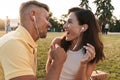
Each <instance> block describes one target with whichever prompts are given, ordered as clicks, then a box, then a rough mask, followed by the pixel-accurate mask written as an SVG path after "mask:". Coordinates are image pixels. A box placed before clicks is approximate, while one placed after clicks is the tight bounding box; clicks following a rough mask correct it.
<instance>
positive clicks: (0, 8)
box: [0, 0, 120, 19]
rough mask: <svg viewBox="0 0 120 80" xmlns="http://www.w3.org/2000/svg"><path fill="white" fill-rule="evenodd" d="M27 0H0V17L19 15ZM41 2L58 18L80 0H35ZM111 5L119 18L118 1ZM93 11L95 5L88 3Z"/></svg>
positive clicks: (11, 17)
mask: <svg viewBox="0 0 120 80" xmlns="http://www.w3.org/2000/svg"><path fill="white" fill-rule="evenodd" d="M25 1H28V0H1V1H0V18H1V19H5V18H6V16H9V18H10V19H16V18H18V16H19V7H20V4H21V3H22V2H25ZM37 1H40V2H42V3H46V4H47V5H48V6H49V7H50V10H51V12H52V13H53V16H54V17H57V18H58V19H59V18H60V16H61V15H62V14H66V13H67V11H68V9H69V8H71V7H76V6H78V5H79V4H80V1H81V0H37ZM112 5H113V6H114V8H115V10H114V11H113V15H114V16H116V17H117V19H120V1H119V0H112ZM90 7H91V8H92V11H93V13H95V11H96V6H95V4H93V3H90Z"/></svg>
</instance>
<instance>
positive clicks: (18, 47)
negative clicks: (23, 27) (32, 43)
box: [0, 40, 34, 80]
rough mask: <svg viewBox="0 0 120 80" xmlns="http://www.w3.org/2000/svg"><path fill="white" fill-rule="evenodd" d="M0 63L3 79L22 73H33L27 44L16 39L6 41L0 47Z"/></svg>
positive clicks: (7, 79)
mask: <svg viewBox="0 0 120 80" xmlns="http://www.w3.org/2000/svg"><path fill="white" fill-rule="evenodd" d="M0 51H1V52H2V57H1V64H2V67H3V71H4V75H5V79H6V80H9V79H11V78H15V77H18V76H23V75H34V71H33V69H32V66H31V63H30V57H29V51H28V49H27V46H26V45H25V44H24V43H23V42H21V41H17V40H10V41H8V42H6V43H5V44H4V45H3V46H2V47H1V49H0Z"/></svg>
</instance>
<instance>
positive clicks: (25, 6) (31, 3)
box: [19, 0, 49, 21]
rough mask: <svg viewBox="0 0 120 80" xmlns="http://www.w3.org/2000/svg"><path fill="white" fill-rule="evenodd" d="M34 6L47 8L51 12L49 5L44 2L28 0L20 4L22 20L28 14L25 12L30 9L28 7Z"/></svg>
mask: <svg viewBox="0 0 120 80" xmlns="http://www.w3.org/2000/svg"><path fill="white" fill-rule="evenodd" d="M31 6H32V7H33V6H36V7H39V8H44V9H45V10H47V11H48V12H49V7H48V5H46V4H44V3H40V2H38V1H35V0H32V1H27V2H24V3H22V4H21V6H20V11H19V13H20V21H22V20H23V18H24V17H25V16H26V15H25V13H26V11H27V10H28V8H32V7H31Z"/></svg>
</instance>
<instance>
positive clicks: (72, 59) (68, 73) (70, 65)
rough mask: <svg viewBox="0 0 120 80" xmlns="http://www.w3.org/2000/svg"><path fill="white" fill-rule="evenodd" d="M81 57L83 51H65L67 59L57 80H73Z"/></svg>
mask: <svg viewBox="0 0 120 80" xmlns="http://www.w3.org/2000/svg"><path fill="white" fill-rule="evenodd" d="M83 55H84V54H83V49H80V50H78V51H71V50H68V51H67V59H66V61H65V63H64V65H63V69H62V72H61V75H60V78H59V80H74V77H75V75H76V73H77V72H78V70H79V67H80V60H81V59H82V57H83Z"/></svg>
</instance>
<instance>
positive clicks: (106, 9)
mask: <svg viewBox="0 0 120 80" xmlns="http://www.w3.org/2000/svg"><path fill="white" fill-rule="evenodd" d="M94 3H95V4H96V6H97V10H96V13H95V15H96V16H97V17H98V18H99V21H100V22H99V23H100V24H102V23H103V22H110V20H111V17H112V16H113V15H112V12H113V10H114V7H113V6H112V4H111V0H95V1H94Z"/></svg>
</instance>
